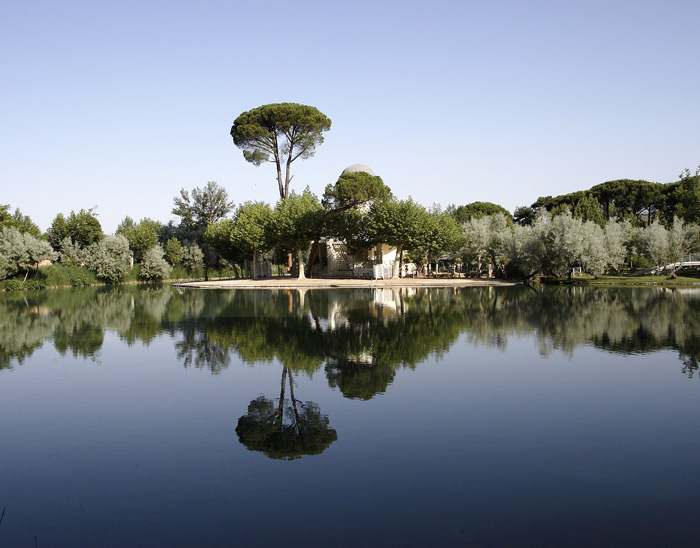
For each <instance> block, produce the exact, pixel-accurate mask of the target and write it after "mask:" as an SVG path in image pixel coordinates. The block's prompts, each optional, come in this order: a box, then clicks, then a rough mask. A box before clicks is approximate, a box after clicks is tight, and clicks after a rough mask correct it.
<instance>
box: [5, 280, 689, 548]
mask: <svg viewBox="0 0 700 548" xmlns="http://www.w3.org/2000/svg"><path fill="white" fill-rule="evenodd" d="M699 357H700V292H699V291H698V290H697V289H688V290H676V291H672V290H664V289H659V288H639V289H593V288H590V289H588V288H586V289H582V288H547V287H545V288H542V289H537V290H533V289H528V288H523V287H514V288H466V289H419V290H413V289H384V290H382V289H378V290H371V289H367V290H357V289H353V290H308V291H304V292H300V291H287V290H284V291H281V290H280V291H244V290H230V291H212V290H210V291H204V290H188V291H183V292H180V291H177V290H175V289H173V288H170V287H156V288H135V287H122V288H111V289H110V288H89V289H81V290H62V291H47V292H44V293H40V294H35V295H32V294H27V295H10V294H8V295H3V296H0V416H1V417H2V420H1V421H0V440H1V443H0V463H2V472H1V474H0V510H1V509H2V508H3V507H4V508H6V510H5V515H4V516H3V518H2V521H1V522H0V546H8V547H15V546H17V547H21V546H25V547H31V546H35V540H34V537H36V545H37V546H39V547H64V546H65V547H76V546H99V547H111V546H115V547H116V546H120V547H121V546H149V547H150V546H162V547H178V546H187V547H197V546H207V547H219V546H222V547H224V546H225V547H229V546H310V547H315V546H319V547H320V546H323V547H331V546H332V547H336V546H338V547H343V546H347V547H360V546H361V547H373V546H377V547H386V546H402V547H410V546H416V547H419V546H420V547H422V546H697V544H698V536H699V533H698V521H699V520H698V518H697V517H696V514H697V508H698V507H699V506H700V466H698V459H699V458H700V433H699V431H698V430H699V426H698V421H699V419H700V379H698V378H697V377H698V372H697V369H698V358H699Z"/></svg>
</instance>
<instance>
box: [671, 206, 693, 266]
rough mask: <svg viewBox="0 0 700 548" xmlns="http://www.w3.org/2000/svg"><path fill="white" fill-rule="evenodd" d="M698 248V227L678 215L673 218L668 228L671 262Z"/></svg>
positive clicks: (680, 259) (677, 260) (681, 258)
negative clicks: (686, 222)
mask: <svg viewBox="0 0 700 548" xmlns="http://www.w3.org/2000/svg"><path fill="white" fill-rule="evenodd" d="M698 249H700V227H698V225H688V224H685V223H684V222H683V220H682V219H680V218H679V217H674V218H673V225H672V226H671V228H669V229H668V251H669V259H670V260H671V262H679V261H682V260H683V257H684V256H685V255H686V254H688V253H691V252H693V251H697V250H698Z"/></svg>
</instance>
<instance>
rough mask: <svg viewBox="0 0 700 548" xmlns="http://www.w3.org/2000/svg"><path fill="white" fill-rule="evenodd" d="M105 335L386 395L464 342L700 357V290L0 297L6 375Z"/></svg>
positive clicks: (91, 345) (75, 351) (155, 291)
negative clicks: (405, 373) (399, 374)
mask: <svg viewBox="0 0 700 548" xmlns="http://www.w3.org/2000/svg"><path fill="white" fill-rule="evenodd" d="M106 330H110V331H113V332H116V333H117V334H118V336H119V337H120V339H121V340H122V341H123V342H125V343H126V344H127V345H133V344H143V345H148V344H150V343H151V342H152V341H153V340H155V339H156V338H158V337H162V336H168V337H171V338H172V339H173V340H174V346H175V348H176V352H177V355H178V359H179V361H180V363H181V364H182V365H184V366H185V367H190V366H194V367H196V368H199V369H207V370H209V371H210V372H212V373H219V372H220V371H222V370H223V369H225V368H226V367H228V366H229V365H230V364H231V362H232V360H233V359H238V360H240V361H242V362H244V363H249V364H253V363H270V362H278V363H281V364H282V365H283V366H285V367H289V368H291V370H294V371H304V372H306V373H308V374H314V373H315V372H317V371H323V372H324V373H325V375H326V376H327V378H328V382H329V385H330V386H332V387H338V388H340V390H341V391H342V392H343V394H344V395H345V396H346V397H350V398H358V399H369V398H371V397H373V396H374V395H376V394H377V393H381V392H384V391H386V388H387V386H388V385H390V384H391V382H392V380H393V377H394V374H395V371H396V369H397V368H399V367H408V368H414V367H416V365H418V364H419V363H421V362H422V361H425V360H426V359H428V357H429V356H437V357H439V356H440V355H441V353H443V352H446V351H448V350H449V349H450V347H451V346H452V345H453V344H454V343H455V341H457V340H458V339H459V338H460V337H464V339H465V340H466V341H467V342H468V343H470V344H473V345H475V346H479V345H483V346H488V347H494V348H499V349H503V350H504V349H506V348H507V346H508V342H509V340H510V339H511V338H513V337H518V338H521V337H532V338H534V340H535V341H536V344H537V346H538V348H539V351H540V354H541V355H543V356H548V355H549V354H550V353H552V352H553V351H560V352H563V353H564V354H565V355H566V356H568V357H572V356H573V355H574V353H575V352H576V350H577V349H578V348H581V347H582V346H583V345H586V344H591V345H593V346H594V347H596V348H598V349H601V350H604V351H608V352H614V353H622V354H640V353H648V352H654V351H658V350H663V349H673V350H675V351H677V352H678V353H679V359H680V360H681V362H682V363H683V367H682V371H683V373H684V374H686V375H687V376H688V377H692V376H693V375H694V372H695V371H697V369H698V358H700V342H698V341H700V289H696V288H688V289H685V288H681V289H669V288H660V287H644V288H621V287H614V288H613V287H611V288H608V287H576V286H565V287H547V286H545V287H541V288H536V289H533V288H529V287H525V286H511V287H494V286H486V287H485V286H481V287H469V288H464V287H456V286H455V287H443V288H435V287H373V288H364V289H357V288H343V289H337V288H336V289H317V288H312V287H310V288H308V289H307V288H294V289H291V288H288V289H274V290H271V289H265V290H249V289H246V290H241V291H238V290H226V291H197V290H195V289H190V290H183V289H181V288H177V289H175V288H172V287H163V286H159V287H143V286H132V287H111V288H110V287H94V288H82V289H72V290H66V291H62V292H42V293H37V294H35V295H24V294H22V295H15V296H12V295H5V296H3V297H2V298H1V299H0V370H1V369H3V368H11V367H13V366H14V365H21V364H23V363H24V361H25V360H26V359H27V358H28V357H30V356H31V355H32V353H33V352H34V350H36V349H37V348H40V347H41V346H42V345H43V344H45V343H50V344H52V345H53V346H54V347H55V349H56V350H57V351H58V352H59V353H60V354H61V355H66V354H72V355H73V356H74V357H76V358H78V357H82V358H88V359H93V360H94V359H96V358H97V354H98V351H99V350H100V348H101V347H102V345H103V342H104V333H105V331H106Z"/></svg>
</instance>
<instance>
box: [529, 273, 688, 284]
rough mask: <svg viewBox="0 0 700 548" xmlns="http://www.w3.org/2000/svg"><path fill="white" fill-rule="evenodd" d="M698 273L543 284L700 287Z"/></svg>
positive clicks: (586, 277) (587, 277)
mask: <svg viewBox="0 0 700 548" xmlns="http://www.w3.org/2000/svg"><path fill="white" fill-rule="evenodd" d="M697 274H698V273H697V272H682V273H680V274H678V275H676V276H669V275H667V274H662V275H656V276H624V275H621V276H597V277H595V276H590V275H587V274H584V275H583V276H575V277H573V278H571V279H568V278H560V279H554V278H547V279H544V278H543V279H542V282H543V283H553V284H570V285H624V286H644V285H661V286H668V287H677V286H694V285H697V286H700V277H699V276H698V275H697Z"/></svg>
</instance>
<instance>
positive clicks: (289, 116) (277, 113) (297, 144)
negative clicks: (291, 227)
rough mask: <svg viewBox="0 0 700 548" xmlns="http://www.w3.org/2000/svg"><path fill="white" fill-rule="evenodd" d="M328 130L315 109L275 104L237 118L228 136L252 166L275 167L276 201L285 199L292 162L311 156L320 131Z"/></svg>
mask: <svg viewBox="0 0 700 548" xmlns="http://www.w3.org/2000/svg"><path fill="white" fill-rule="evenodd" d="M330 128H331V120H330V118H328V117H327V116H326V115H324V114H323V113H321V112H320V111H319V110H318V109H317V108H315V107H310V106H306V105H299V104H297V103H275V104H271V105H263V106H260V107H257V108H254V109H252V110H249V111H247V112H244V113H242V114H241V115H240V116H238V118H236V120H235V121H234V122H233V126H232V127H231V137H233V143H234V144H235V145H236V146H237V147H239V148H241V149H242V150H243V157H244V158H245V159H246V160H247V161H248V162H251V163H252V164H254V165H256V166H259V165H260V164H262V163H264V162H273V163H274V164H275V168H276V172H277V184H278V187H279V193H280V198H281V199H283V200H284V199H285V198H288V197H289V184H290V183H291V181H292V177H293V176H292V174H291V165H292V162H294V161H295V160H297V159H299V158H301V159H302V160H304V159H306V158H310V157H311V156H313V155H314V154H315V152H316V147H317V146H318V145H320V144H321V143H323V132H324V131H328V130H329V129H330ZM283 166H284V171H285V173H284V175H283V174H282V169H283Z"/></svg>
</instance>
